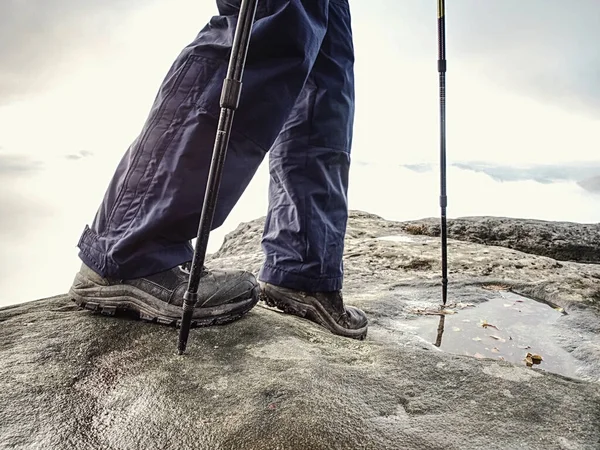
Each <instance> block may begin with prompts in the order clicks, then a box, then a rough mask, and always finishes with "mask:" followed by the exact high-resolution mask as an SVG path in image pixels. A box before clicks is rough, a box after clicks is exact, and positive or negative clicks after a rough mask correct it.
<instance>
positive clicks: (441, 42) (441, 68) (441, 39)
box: [438, 0, 448, 305]
mask: <svg viewBox="0 0 600 450" xmlns="http://www.w3.org/2000/svg"><path fill="white" fill-rule="evenodd" d="M445 10H446V5H445V0H438V72H439V74H440V177H441V193H440V207H441V209H442V233H441V234H442V301H443V303H444V305H445V304H446V300H447V297H448V250H447V246H448V243H447V240H448V239H447V229H446V206H447V205H448V197H447V196H446V23H445V20H446V18H445V15H446V11H445Z"/></svg>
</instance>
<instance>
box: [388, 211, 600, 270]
mask: <svg viewBox="0 0 600 450" xmlns="http://www.w3.org/2000/svg"><path fill="white" fill-rule="evenodd" d="M447 222H448V237H450V238H453V239H458V240H461V241H467V242H475V243H478V244H486V245H499V246H502V247H508V248H512V249H515V250H519V251H522V252H526V253H531V254H534V255H542V256H548V257H550V258H554V259H557V260H559V261H577V262H586V263H596V264H598V263H600V224H579V223H571V222H549V221H543V220H531V219H512V218H506V217H462V218H458V219H448V221H447ZM400 228H401V229H402V230H403V231H405V232H407V233H410V234H415V235H425V236H439V235H440V229H441V226H440V220H439V219H433V218H431V219H424V220H414V221H408V222H402V224H401V225H400Z"/></svg>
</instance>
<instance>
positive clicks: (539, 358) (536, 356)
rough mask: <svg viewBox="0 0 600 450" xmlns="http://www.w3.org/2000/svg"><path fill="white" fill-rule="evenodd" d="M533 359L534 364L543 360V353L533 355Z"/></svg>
mask: <svg viewBox="0 0 600 450" xmlns="http://www.w3.org/2000/svg"><path fill="white" fill-rule="evenodd" d="M531 359H532V361H533V363H534V364H539V363H541V362H542V361H543V358H542V356H541V355H531Z"/></svg>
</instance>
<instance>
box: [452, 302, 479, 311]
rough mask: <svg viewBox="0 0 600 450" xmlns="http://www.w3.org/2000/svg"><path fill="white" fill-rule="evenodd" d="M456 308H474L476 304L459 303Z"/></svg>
mask: <svg viewBox="0 0 600 450" xmlns="http://www.w3.org/2000/svg"><path fill="white" fill-rule="evenodd" d="M456 307H457V308H460V309H465V308H474V307H475V304H474V303H462V302H459V303H457V304H456Z"/></svg>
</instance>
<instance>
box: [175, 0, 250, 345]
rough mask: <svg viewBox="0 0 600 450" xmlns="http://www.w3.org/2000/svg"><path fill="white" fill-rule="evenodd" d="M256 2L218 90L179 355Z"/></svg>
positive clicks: (242, 17)
mask: <svg viewBox="0 0 600 450" xmlns="http://www.w3.org/2000/svg"><path fill="white" fill-rule="evenodd" d="M257 3H258V0H242V3H241V5H240V10H239V17H238V22H237V25H236V29H235V35H234V38H233V45H232V47H231V55H230V58H229V66H228V68H227V75H226V77H225V80H224V82H223V88H222V90H221V100H220V106H221V114H220V116H219V123H218V125H217V134H216V138H215V144H214V147H213V154H212V160H211V164H210V171H209V174H208V181H207V185H206V193H205V195H204V205H203V206H202V213H201V215H200V223H199V225H198V236H197V239H196V246H195V248H194V257H193V259H192V267H191V270H190V277H189V282H188V288H187V291H186V292H185V294H184V296H183V298H184V303H183V313H182V318H181V328H180V330H179V344H178V351H179V354H180V355H182V354H183V353H184V352H185V348H186V346H187V340H188V336H189V332H190V325H191V321H192V313H193V311H194V308H195V306H196V302H197V301H198V285H199V284H200V278H201V277H202V276H204V275H205V272H204V269H203V268H204V261H205V259H206V247H207V244H208V236H209V234H210V229H211V227H212V222H213V217H214V213H215V205H216V203H217V197H218V194H219V187H220V185H221V177H222V174H223V165H224V163H225V155H226V154H227V145H228V144H229V136H230V134H231V126H232V123H233V116H234V112H235V110H236V109H237V107H238V105H239V101H240V94H241V91H242V82H241V80H242V75H243V73H244V66H245V64H246V55H247V53H248V46H249V44H250V34H251V32H252V25H253V23H254V16H255V15H256V6H257Z"/></svg>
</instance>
